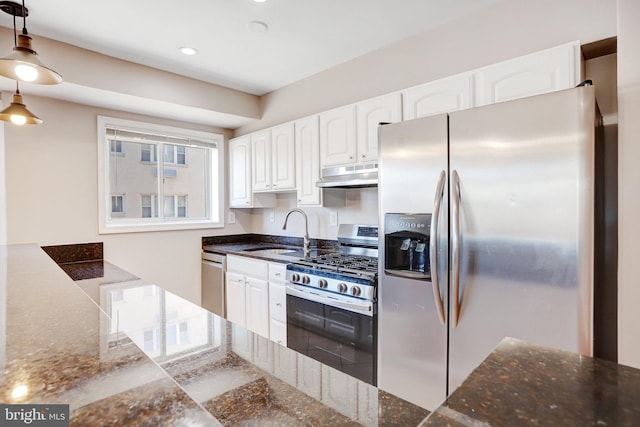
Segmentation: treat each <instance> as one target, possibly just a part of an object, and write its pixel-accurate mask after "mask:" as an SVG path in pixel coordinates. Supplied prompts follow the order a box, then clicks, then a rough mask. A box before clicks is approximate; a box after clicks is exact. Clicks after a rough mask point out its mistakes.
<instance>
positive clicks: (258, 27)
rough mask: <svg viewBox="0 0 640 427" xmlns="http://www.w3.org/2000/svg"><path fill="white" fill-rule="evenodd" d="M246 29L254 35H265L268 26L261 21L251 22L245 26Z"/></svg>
mask: <svg viewBox="0 0 640 427" xmlns="http://www.w3.org/2000/svg"><path fill="white" fill-rule="evenodd" d="M247 28H248V29H249V30H250V31H253V32H254V33H266V32H267V30H268V29H269V26H268V25H267V24H265V23H264V22H262V21H251V22H249V23H248V24H247Z"/></svg>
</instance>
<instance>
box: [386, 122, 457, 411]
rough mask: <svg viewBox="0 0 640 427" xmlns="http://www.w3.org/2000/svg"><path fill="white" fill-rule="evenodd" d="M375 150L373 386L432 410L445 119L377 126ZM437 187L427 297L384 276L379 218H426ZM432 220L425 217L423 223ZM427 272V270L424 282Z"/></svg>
mask: <svg viewBox="0 0 640 427" xmlns="http://www.w3.org/2000/svg"><path fill="white" fill-rule="evenodd" d="M379 144H380V147H379V150H380V157H379V182H378V191H379V202H380V209H379V212H380V215H381V217H380V221H379V227H380V229H379V235H380V239H379V245H380V246H379V248H380V250H379V254H380V259H379V262H378V264H379V265H380V273H379V275H378V276H379V284H378V312H379V316H378V386H379V387H380V388H382V389H383V390H385V391H388V392H390V393H392V394H395V395H397V396H399V397H401V398H403V399H406V400H408V401H410V402H412V403H415V404H417V405H420V406H422V407H424V408H426V409H429V410H433V409H435V408H436V407H437V406H438V405H439V404H440V403H441V402H442V401H443V399H444V398H445V397H446V360H447V328H446V326H445V325H444V324H443V323H442V322H441V317H440V315H439V313H438V305H439V304H440V303H441V302H440V301H437V300H436V297H435V295H436V294H439V295H440V297H438V299H440V300H441V301H442V305H443V309H442V311H443V313H442V317H443V319H444V318H446V313H444V312H445V311H446V306H447V302H446V298H447V271H448V265H447V253H448V246H447V234H448V228H447V227H448V221H447V216H448V206H447V200H446V199H447V192H448V190H447V186H446V168H447V116H446V115H438V116H432V117H426V118H421V119H415V120H410V121H406V122H402V123H398V124H392V125H385V126H382V127H380V130H379ZM439 184H440V194H439V195H438V201H439V202H440V214H439V215H438V220H439V221H437V222H436V225H438V230H437V235H438V238H437V240H436V241H433V242H432V244H430V248H429V249H428V250H429V251H431V249H433V254H436V255H437V258H438V270H437V272H438V273H439V274H438V279H439V284H440V286H439V287H436V288H435V290H436V292H434V287H433V283H432V281H427V280H413V279H409V278H403V277H397V276H393V275H389V274H386V273H385V272H384V266H385V265H386V254H385V237H384V236H385V234H386V230H385V221H384V219H385V214H386V213H429V214H431V213H434V210H435V207H434V202H435V200H436V189H437V188H438V186H439ZM434 216H435V215H434ZM435 220H436V219H435V218H433V217H432V218H431V223H432V224H433V223H434V221H435ZM432 228H433V227H432ZM432 240H433V236H432ZM436 243H437V244H436ZM433 254H432V253H431V252H430V255H433ZM431 258H432V257H431ZM433 273H434V267H433V266H432V267H431V276H432V277H433V275H434V274H433Z"/></svg>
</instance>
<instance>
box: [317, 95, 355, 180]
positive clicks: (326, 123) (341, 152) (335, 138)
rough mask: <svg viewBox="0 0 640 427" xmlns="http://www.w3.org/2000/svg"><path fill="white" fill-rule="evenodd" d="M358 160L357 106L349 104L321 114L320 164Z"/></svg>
mask: <svg viewBox="0 0 640 427" xmlns="http://www.w3.org/2000/svg"><path fill="white" fill-rule="evenodd" d="M355 161H356V106H355V105H347V106H345V107H341V108H336V109H335V110H330V111H325V112H324V113H321V114H320V165H321V166H322V167H325V166H334V165H344V164H348V163H355Z"/></svg>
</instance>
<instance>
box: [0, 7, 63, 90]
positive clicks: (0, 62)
mask: <svg viewBox="0 0 640 427" xmlns="http://www.w3.org/2000/svg"><path fill="white" fill-rule="evenodd" d="M0 10H2V11H3V12H6V13H8V14H9V15H13V33H14V38H15V43H14V44H15V47H14V48H13V52H11V53H10V54H8V55H6V56H4V57H2V58H0V75H1V76H4V77H8V78H10V79H13V80H21V81H23V82H29V83H36V84H41V85H54V84H58V83H62V76H61V75H60V74H58V73H57V72H55V71H54V70H52V69H51V68H49V67H47V66H46V65H44V64H43V63H42V61H41V60H40V58H38V53H37V52H36V51H35V50H33V48H32V47H31V37H30V36H29V33H28V32H27V24H26V17H27V16H28V14H29V11H28V10H27V8H26V7H25V6H24V1H23V2H22V5H20V4H18V3H15V2H12V1H0ZM16 16H21V17H22V19H23V28H22V34H18V35H16V20H15V18H16Z"/></svg>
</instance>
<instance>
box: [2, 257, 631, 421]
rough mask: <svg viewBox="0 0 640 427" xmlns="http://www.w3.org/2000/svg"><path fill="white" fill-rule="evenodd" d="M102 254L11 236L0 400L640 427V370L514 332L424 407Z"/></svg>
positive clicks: (149, 416) (172, 412)
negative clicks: (75, 255)
mask: <svg viewBox="0 0 640 427" xmlns="http://www.w3.org/2000/svg"><path fill="white" fill-rule="evenodd" d="M96 262H97V261H92V262H90V263H88V264H87V268H88V269H91V271H94V272H95V271H101V272H102V277H96V278H93V279H84V280H78V281H76V282H74V281H72V280H71V279H70V277H69V276H67V274H65V272H64V271H63V270H62V269H61V268H60V267H58V266H57V265H56V264H55V263H54V262H53V261H52V260H51V259H50V258H49V257H48V256H47V255H46V254H45V253H44V252H43V251H42V250H41V249H40V248H39V247H37V246H35V245H11V246H0V280H1V281H2V282H1V283H0V299H3V301H2V304H0V307H2V308H3V309H4V313H2V316H1V317H0V319H2V320H3V321H4V323H2V326H3V327H1V328H0V355H1V356H2V358H0V362H1V363H2V364H3V368H4V370H3V375H2V378H0V399H1V400H0V403H4V404H6V403H46V404H69V406H70V415H71V425H92V426H93V425H104V426H111V425H119V426H124V425H149V426H164V425H171V426H173V425H175V426H187V425H189V426H209V425H212V426H216V425H218V426H219V425H255V426H263V425H264V426H269V425H273V426H298V425H300V426H303V425H304V426H314V425H317V426H330V425H340V426H349V425H354V426H355V425H366V426H369V425H380V426H415V425H421V426H454V427H462V426H474V427H475V426H540V425H545V426H546V425H549V426H555V425H562V426H587V425H593V426H605V425H608V426H613V425H616V426H617V425H620V426H632V425H633V426H635V425H640V403H639V402H640V370H637V369H633V368H630V367H625V366H622V365H618V364H615V363H611V362H607V361H602V360H598V359H593V358H589V357H585V356H579V355H576V354H573V353H567V352H563V351H558V350H553V349H548V348H544V347H539V346H535V345H532V344H530V343H525V342H522V341H518V340H514V339H509V338H507V339H505V340H504V341H503V342H502V343H501V344H500V345H499V346H498V347H497V348H496V349H495V351H494V352H492V353H491V355H489V357H488V358H487V359H486V360H485V361H484V362H483V363H482V364H481V365H480V366H479V367H478V368H477V369H476V370H475V371H474V372H473V373H472V374H471V375H470V376H469V378H468V379H467V380H466V381H465V382H464V383H463V384H462V385H461V386H460V387H459V388H458V389H457V390H455V391H454V392H453V393H452V394H451V396H449V398H448V399H446V400H445V401H444V402H443V404H442V405H441V406H440V407H439V408H438V409H437V410H435V412H434V413H433V414H431V415H430V416H428V417H427V418H426V419H425V416H427V415H428V411H426V410H424V409H422V408H418V407H416V406H415V405H412V404H411V403H409V402H406V401H403V400H401V399H399V398H397V397H395V396H392V395H390V394H389V393H385V392H384V391H383V390H380V389H377V388H375V387H372V386H370V385H368V384H366V383H363V382H361V381H359V380H357V379H355V378H353V377H349V376H348V375H345V374H343V373H341V372H339V371H336V370H334V369H332V368H329V367H326V366H324V365H322V364H320V363H319V362H316V361H315V360H312V359H310V358H307V357H306V356H303V355H300V354H298V353H296V352H294V351H292V350H289V349H287V348H286V347H282V346H280V345H278V344H276V343H274V342H272V341H269V340H267V339H266V338H263V337H261V336H259V335H256V334H254V333H252V332H250V331H247V330H246V329H244V328H242V327H239V326H238V325H234V324H233V323H231V322H227V321H226V320H224V319H222V318H220V317H218V316H215V315H213V314H211V313H209V312H207V311H206V310H204V309H202V308H200V307H199V306H196V305H194V304H192V303H190V302H188V301H186V300H184V299H182V298H179V297H177V296H176V295H173V294H171V293H169V292H166V291H163V290H162V289H161V288H159V287H157V286H155V285H152V284H149V283H146V282H144V281H143V280H141V279H139V278H137V277H134V276H132V275H130V274H128V273H127V272H125V271H123V270H121V269H119V268H118V267H117V266H114V265H112V264H110V263H108V262H106V261H103V262H102V267H101V268H96ZM79 270H82V266H81V265H79V266H76V267H75V268H74V274H75V275H77V277H85V275H84V274H82V272H81V271H79Z"/></svg>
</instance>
